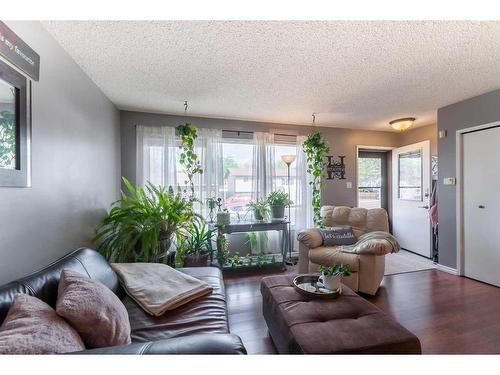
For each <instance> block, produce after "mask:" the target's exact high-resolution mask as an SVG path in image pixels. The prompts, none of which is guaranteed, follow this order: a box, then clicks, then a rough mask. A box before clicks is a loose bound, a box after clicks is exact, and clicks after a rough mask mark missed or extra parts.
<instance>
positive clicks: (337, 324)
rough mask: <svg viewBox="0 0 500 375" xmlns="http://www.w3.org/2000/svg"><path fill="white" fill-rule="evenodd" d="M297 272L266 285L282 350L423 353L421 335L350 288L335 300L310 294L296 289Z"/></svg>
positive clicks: (269, 315)
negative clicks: (318, 297) (309, 297)
mask: <svg viewBox="0 0 500 375" xmlns="http://www.w3.org/2000/svg"><path fill="white" fill-rule="evenodd" d="M294 276H295V275H280V276H269V277H265V278H263V279H262V283H261V286H260V290H261V293H262V298H263V304H262V305H263V313H264V318H265V319H266V322H267V326H268V328H269V333H270V334H271V337H272V339H273V341H274V344H275V345H276V348H277V349H278V352H279V353H297V354H298V353H304V354H335V353H339V354H340V353H343V354H348V353H353V354H356V353H358V354H362V353H366V354H396V353H401V354H420V353H421V347H420V341H419V340H418V338H417V336H415V335H414V334H413V333H411V332H410V331H408V330H407V329H406V328H404V327H403V326H401V325H400V324H399V323H397V322H396V321H395V320H394V319H392V318H391V317H389V316H388V315H386V314H385V313H384V312H382V311H381V310H379V309H378V308H377V307H376V306H374V305H373V304H371V303H370V302H368V301H366V300H365V299H363V298H362V297H360V296H358V295H357V294H356V293H354V292H353V291H352V290H351V289H349V288H348V287H346V286H343V295H342V296H341V297H339V298H338V299H335V300H317V299H308V298H307V297H304V296H302V295H301V294H299V293H298V292H296V291H295V289H294V288H293V286H292V280H293V278H294Z"/></svg>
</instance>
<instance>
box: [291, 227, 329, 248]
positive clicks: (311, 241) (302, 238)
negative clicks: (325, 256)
mask: <svg viewBox="0 0 500 375" xmlns="http://www.w3.org/2000/svg"><path fill="white" fill-rule="evenodd" d="M297 240H298V241H299V242H301V243H303V244H304V245H306V246H307V247H308V248H309V249H314V248H316V247H320V246H321V245H323V238H322V237H321V233H319V231H318V230H317V229H306V230H303V231H300V232H299V234H298V235H297Z"/></svg>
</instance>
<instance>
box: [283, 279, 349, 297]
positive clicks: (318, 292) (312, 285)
mask: <svg viewBox="0 0 500 375" xmlns="http://www.w3.org/2000/svg"><path fill="white" fill-rule="evenodd" d="M318 279H319V275H299V276H297V277H295V278H294V279H293V282H292V284H293V287H294V288H295V290H296V291H297V292H299V293H300V294H302V295H303V296H306V297H309V298H319V299H335V298H338V297H339V296H340V295H341V294H342V287H340V288H339V289H337V290H330V289H326V288H325V287H324V286H323V284H321V282H319V281H318Z"/></svg>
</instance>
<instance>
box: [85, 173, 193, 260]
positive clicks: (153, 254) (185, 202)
mask: <svg viewBox="0 0 500 375" xmlns="http://www.w3.org/2000/svg"><path fill="white" fill-rule="evenodd" d="M123 183H124V184H125V187H126V190H127V191H126V192H123V191H122V193H121V200H119V201H117V202H115V203H113V205H112V207H111V210H110V211H109V213H108V215H107V216H106V217H105V218H104V221H103V224H102V226H101V227H100V228H98V230H97V234H96V236H95V237H94V242H96V243H97V245H98V247H97V249H98V250H99V252H101V253H102V254H103V255H104V256H105V257H106V258H107V259H108V260H110V261H114V262H166V259H167V258H166V256H167V254H168V250H169V248H170V245H171V244H172V241H173V239H174V238H176V239H177V240H178V242H180V240H181V239H183V238H185V237H186V233H187V232H188V230H189V228H190V227H191V225H192V223H193V222H196V221H199V220H201V217H200V215H198V214H196V213H194V211H193V200H191V199H187V198H185V197H184V196H183V195H182V193H181V192H179V191H177V192H174V189H173V188H172V187H169V188H168V189H165V188H162V187H156V186H154V185H153V184H151V183H149V182H148V183H147V185H146V187H145V188H137V189H136V188H134V187H133V186H132V184H131V183H130V182H129V181H128V180H127V179H126V178H123Z"/></svg>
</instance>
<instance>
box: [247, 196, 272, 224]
mask: <svg viewBox="0 0 500 375" xmlns="http://www.w3.org/2000/svg"><path fill="white" fill-rule="evenodd" d="M248 206H249V207H250V209H251V210H253V215H254V218H255V220H257V221H263V220H264V219H267V218H268V217H269V204H268V203H267V200H258V199H257V200H256V201H255V202H252V203H250V204H249V205H248Z"/></svg>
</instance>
